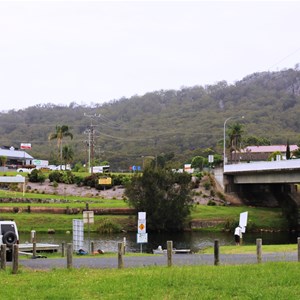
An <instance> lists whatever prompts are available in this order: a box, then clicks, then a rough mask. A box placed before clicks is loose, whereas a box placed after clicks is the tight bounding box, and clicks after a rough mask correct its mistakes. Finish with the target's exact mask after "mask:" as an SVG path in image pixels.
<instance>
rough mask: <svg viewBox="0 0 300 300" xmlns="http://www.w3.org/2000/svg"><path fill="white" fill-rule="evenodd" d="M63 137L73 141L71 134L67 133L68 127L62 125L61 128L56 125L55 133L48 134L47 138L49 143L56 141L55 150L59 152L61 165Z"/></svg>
mask: <svg viewBox="0 0 300 300" xmlns="http://www.w3.org/2000/svg"><path fill="white" fill-rule="evenodd" d="M64 137H69V138H70V139H71V140H72V139H73V134H72V133H71V132H70V131H69V126H67V125H62V126H59V125H56V127H55V132H52V133H50V134H49V137H48V139H49V140H50V141H51V140H57V148H58V151H59V158H60V162H61V164H62V161H63V154H62V152H63V151H62V148H63V147H62V144H63V138H64Z"/></svg>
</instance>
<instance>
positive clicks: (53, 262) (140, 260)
mask: <svg viewBox="0 0 300 300" xmlns="http://www.w3.org/2000/svg"><path fill="white" fill-rule="evenodd" d="M297 260H298V257H297V254H296V253H270V254H263V258H262V262H268V261H297ZM254 263H257V257H256V255H252V254H234V255H229V254H226V255H220V265H233V264H254ZM19 264H20V265H22V266H25V267H28V268H32V269H53V268H65V267H66V266H67V260H66V258H58V259H45V258H37V259H20V262H19ZM213 264H214V256H213V255H211V254H174V255H173V265H174V266H183V265H213ZM162 265H165V266H166V265H167V256H166V255H152V256H126V255H125V256H124V267H125V268H128V267H145V266H162ZM73 266H74V267H75V268H81V267H86V268H97V269H101V268H102V269H104V268H117V267H118V260H117V255H116V257H109V258H107V257H95V258H94V257H92V258H90V257H86V258H85V257H80V258H78V257H73Z"/></svg>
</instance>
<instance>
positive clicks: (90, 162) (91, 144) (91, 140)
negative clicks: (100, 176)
mask: <svg viewBox="0 0 300 300" xmlns="http://www.w3.org/2000/svg"><path fill="white" fill-rule="evenodd" d="M84 116H85V117H88V118H90V119H91V125H90V127H89V129H87V130H86V131H85V133H87V134H88V137H89V139H88V146H89V148H88V168H89V169H88V171H89V172H91V174H93V162H94V157H95V155H94V152H95V151H94V149H95V141H94V125H93V117H100V115H96V114H94V115H88V114H86V113H84Z"/></svg>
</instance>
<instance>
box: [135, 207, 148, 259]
mask: <svg viewBox="0 0 300 300" xmlns="http://www.w3.org/2000/svg"><path fill="white" fill-rule="evenodd" d="M137 243H138V244H141V253H142V252H143V244H144V243H148V234H147V233H146V213H145V212H139V213H138V233H137Z"/></svg>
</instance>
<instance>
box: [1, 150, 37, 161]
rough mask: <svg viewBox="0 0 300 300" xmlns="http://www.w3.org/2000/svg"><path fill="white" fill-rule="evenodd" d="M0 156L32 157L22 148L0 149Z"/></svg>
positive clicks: (13, 157)
mask: <svg viewBox="0 0 300 300" xmlns="http://www.w3.org/2000/svg"><path fill="white" fill-rule="evenodd" d="M0 156H6V157H7V158H10V159H24V157H25V159H33V157H32V156H31V155H29V154H28V153H26V152H25V151H23V150H12V149H0Z"/></svg>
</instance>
